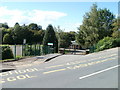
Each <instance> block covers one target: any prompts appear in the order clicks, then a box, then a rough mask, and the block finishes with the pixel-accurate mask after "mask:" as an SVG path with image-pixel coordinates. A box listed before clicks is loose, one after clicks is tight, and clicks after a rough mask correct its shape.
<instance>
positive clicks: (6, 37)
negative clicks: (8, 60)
mask: <svg viewBox="0 0 120 90" xmlns="http://www.w3.org/2000/svg"><path fill="white" fill-rule="evenodd" d="M3 42H4V44H8V43H9V44H13V43H14V40H13V38H12V35H10V34H8V33H7V34H5V35H4V38H3Z"/></svg>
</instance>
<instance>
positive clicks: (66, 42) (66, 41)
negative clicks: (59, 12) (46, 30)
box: [54, 26, 76, 48]
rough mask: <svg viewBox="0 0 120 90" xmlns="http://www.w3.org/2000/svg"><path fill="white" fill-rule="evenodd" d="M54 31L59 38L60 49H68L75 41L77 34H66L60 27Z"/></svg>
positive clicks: (71, 32)
mask: <svg viewBox="0 0 120 90" xmlns="http://www.w3.org/2000/svg"><path fill="white" fill-rule="evenodd" d="M54 29H55V32H56V36H57V38H58V46H59V48H68V47H69V46H70V44H71V41H74V40H75V36H76V32H74V31H70V32H64V31H63V30H62V29H60V26H58V28H56V27H54Z"/></svg>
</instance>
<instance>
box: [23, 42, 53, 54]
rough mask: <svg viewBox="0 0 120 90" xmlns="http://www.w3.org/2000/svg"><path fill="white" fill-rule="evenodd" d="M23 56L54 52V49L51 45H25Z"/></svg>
mask: <svg viewBox="0 0 120 90" xmlns="http://www.w3.org/2000/svg"><path fill="white" fill-rule="evenodd" d="M22 51H23V53H22V54H23V55H22V56H40V55H45V54H50V53H54V49H53V48H51V47H50V46H42V45H39V44H35V45H23V47H22Z"/></svg>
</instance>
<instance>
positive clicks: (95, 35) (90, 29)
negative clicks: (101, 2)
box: [77, 4, 115, 48]
mask: <svg viewBox="0 0 120 90" xmlns="http://www.w3.org/2000/svg"><path fill="white" fill-rule="evenodd" d="M114 18H115V17H114V15H113V14H112V13H111V12H110V11H109V10H107V9H97V5H96V4H93V6H92V7H91V11H90V12H88V13H86V14H85V15H84V17H83V24H82V25H81V26H80V27H79V28H78V29H79V32H78V35H77V41H78V43H79V44H80V45H81V46H83V47H85V48H89V47H90V46H92V45H94V44H96V43H97V42H98V41H99V40H100V39H102V38H104V37H106V36H111V34H112V21H113V19H114Z"/></svg>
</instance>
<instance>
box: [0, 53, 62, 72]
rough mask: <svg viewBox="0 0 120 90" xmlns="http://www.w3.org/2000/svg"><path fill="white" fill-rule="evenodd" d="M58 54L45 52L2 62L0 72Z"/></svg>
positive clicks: (41, 60) (48, 58)
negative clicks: (44, 53)
mask: <svg viewBox="0 0 120 90" xmlns="http://www.w3.org/2000/svg"><path fill="white" fill-rule="evenodd" d="M60 55H61V54H47V55H42V56H35V57H29V58H24V59H21V60H17V61H10V62H2V63H1V68H0V72H2V71H3V72H5V71H10V70H15V69H18V68H23V67H29V66H32V65H36V64H40V63H44V62H47V61H49V60H51V59H53V58H55V57H58V56H60Z"/></svg>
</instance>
